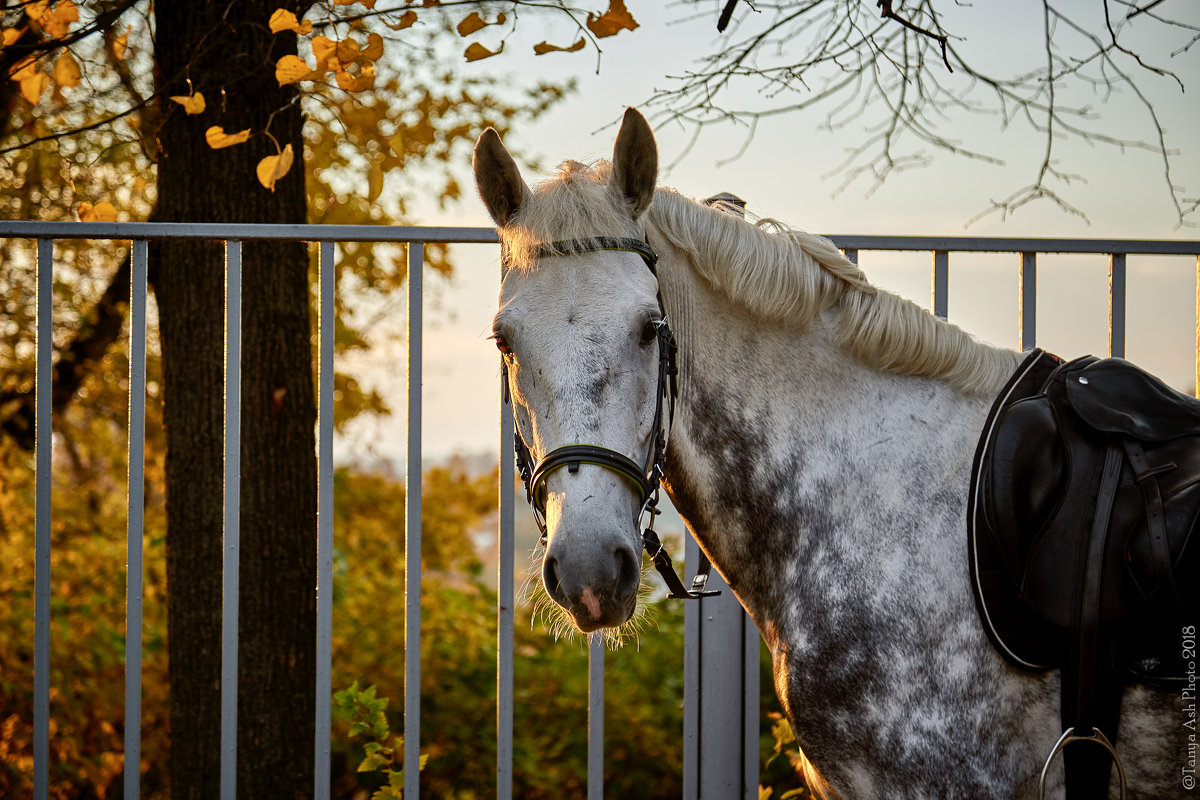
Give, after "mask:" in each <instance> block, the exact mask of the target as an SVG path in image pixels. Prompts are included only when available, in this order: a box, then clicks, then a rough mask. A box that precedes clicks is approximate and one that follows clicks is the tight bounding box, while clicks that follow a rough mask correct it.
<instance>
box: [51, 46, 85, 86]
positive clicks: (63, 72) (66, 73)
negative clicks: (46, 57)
mask: <svg viewBox="0 0 1200 800" xmlns="http://www.w3.org/2000/svg"><path fill="white" fill-rule="evenodd" d="M82 77H83V73H82V72H80V71H79V64H78V62H76V61H75V57H74V56H72V55H71V52H70V51H69V50H64V51H63V53H62V55H60V56H59V57H58V58H57V59H56V60H55V61H54V82H55V83H57V84H58V85H59V86H63V87H66V88H68V89H69V88H71V87H72V86H78V85H79V79H80V78H82Z"/></svg>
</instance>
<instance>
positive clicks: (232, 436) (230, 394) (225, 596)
mask: <svg viewBox="0 0 1200 800" xmlns="http://www.w3.org/2000/svg"><path fill="white" fill-rule="evenodd" d="M241 415H242V243H241V241H239V240H237V239H230V240H228V241H226V242H225V540H224V559H223V564H222V567H221V572H222V576H223V583H222V586H223V589H222V600H221V800H233V798H235V797H236V796H237V677H238V670H237V662H238V578H239V577H240V576H239V574H238V573H239V569H240V555H241V554H240V548H241V528H240V520H239V512H240V509H241V504H240V502H239V498H240V491H239V490H240V485H239V481H240V480H241V462H242V450H241V443H242V416H241Z"/></svg>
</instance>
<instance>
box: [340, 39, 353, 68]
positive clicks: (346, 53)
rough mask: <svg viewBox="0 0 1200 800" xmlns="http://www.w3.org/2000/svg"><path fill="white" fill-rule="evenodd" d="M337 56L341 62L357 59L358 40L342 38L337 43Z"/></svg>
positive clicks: (349, 62) (347, 62) (348, 62)
mask: <svg viewBox="0 0 1200 800" xmlns="http://www.w3.org/2000/svg"><path fill="white" fill-rule="evenodd" d="M337 57H338V61H340V62H342V63H343V64H353V63H354V62H355V61H356V60H357V59H358V42H356V41H354V40H353V39H342V40H341V41H340V42H338V43H337Z"/></svg>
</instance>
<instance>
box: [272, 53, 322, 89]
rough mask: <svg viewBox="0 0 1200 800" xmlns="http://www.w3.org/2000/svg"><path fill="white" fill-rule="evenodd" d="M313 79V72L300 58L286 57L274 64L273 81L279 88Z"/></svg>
mask: <svg viewBox="0 0 1200 800" xmlns="http://www.w3.org/2000/svg"><path fill="white" fill-rule="evenodd" d="M312 79H313V70H311V69H309V67H308V64H305V63H304V59H302V58H300V56H292V55H287V56H284V57H283V58H281V59H279V60H278V61H276V62H275V80H277V81H279V85H280V86H287V85H288V84H289V83H296V82H297V81H305V80H312Z"/></svg>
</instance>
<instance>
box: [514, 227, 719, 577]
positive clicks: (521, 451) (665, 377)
mask: <svg viewBox="0 0 1200 800" xmlns="http://www.w3.org/2000/svg"><path fill="white" fill-rule="evenodd" d="M602 250H615V251H622V252H629V253H636V254H637V255H639V256H641V258H642V260H643V261H644V262H645V263H646V267H647V268H648V269H649V270H650V273H651V274H652V275H654V278H655V280H656V281H657V280H658V271H657V269H656V266H657V264H658V256H657V255H656V254H655V252H654V250H653V249H651V247H650V242H649V239H632V238H615V237H609V236H595V237H591V238H587V239H570V240H567V241H558V242H551V243H549V244H544V245H541V246H540V247H538V248H537V250H535V251H534V256H535V257H536V258H551V257H554V256H568V255H575V254H577V253H594V252H598V251H602ZM655 295H656V298H657V300H658V311H659V316H658V319H657V320H656V321H654V323H653V325H654V329H655V335H656V338H657V340H658V389H657V391H656V392H655V400H654V427H653V429H652V430H653V431H654V441H653V443H652V444H651V446H650V451H649V452H648V453H647V454H646V461H645V463H644V464H638V463H637V462H636V461H634V460H633V459H632V458H629V457H628V456H626V455H625V454H624V453H619V452H617V451H616V450H611V449H609V448H607V447H603V446H600V445H594V444H568V445H564V446H562V447H558V448H556V449H554V450H551V451H550V452H549V453H547V454H546V455H544V456H543V457H542V459H541V460H540V461H538V462H536V463H534V460H533V454H532V453H531V452H530V450H529V447H528V445H526V444H525V439H524V437H522V436H521V428H520V425H519V424H518V422H517V417H516V408H515V407H514V409H513V447H514V449H515V450H516V454H517V470H518V472H519V473H520V475H521V480H522V482H523V483H524V484H525V499H526V500H528V501H529V505H530V507H531V508H532V509H533V517H534V519H535V520H536V521H537V525H538V529H539V530H540V531H541V534H542V544H545V543H546V541H547V538H548V534H547V530H546V480H547V478H549V476H550V473H552V472H554V471H555V470H557V469H560V468H562V467H566V468H567V470H568V471H569V472H578V471H579V466H580V464H594V465H596V466H599V467H603V468H605V469H607V470H611V471H612V472H615V473H617V474H618V475H620V476H621V477H623V478H625V479H626V480H627V481H628V482H629V483H630V484H632V485H633V486H634V487H635V488H636V489H637V491H638V495H639V496H638V500H639V502H640V503H641V510H640V511H638V514H637V520H638V526H639V527H640V526H641V519H642V517H643V516H644V515H645V514H646V512H649V513H650V524H649V525H647V526H646V528H645V530H643V531H642V546H643V547H644V548H645V549H646V552H647V553H649V554H650V558H651V560H652V561H653V562H654V567H655V569H657V570H658V573H659V574H660V575H661V576H662V578H663V580H664V581H665V582H666V584H667V588H669V589H670V590H671V591H670V594H669V595H668V597H673V598H677V599H680V600H694V599H697V598H700V597H707V596H710V595H716V594H720V592H719V591H717V590H711V589H710V590H706V589H705V588H704V587H705V584H706V583H707V582H708V575H709V572H710V571H711V569H712V564H711V562H709V560H708V557H707V556H706V555H704V553H703V552H702V553H701V554H700V564H699V567H698V568H697V570H696V577H694V578H693V579H692V585H691V588H690V589H689V588H687V587H685V586H684V585H683V581H681V580H680V578H679V576H678V575H676V574H675V570H674V568H673V567H672V565H671V557H670V556H669V555H668V554H667V550H666V547H665V546H664V545H663V543H662V542H661V541H660V540H659V538H658V534H657V533H656V532H655V530H654V517H655V515H657V514H659V513H660V512H659V511H658V500H659V484H660V480H661V478H662V476H663V468H664V466H665V464H666V460H667V434H668V432H669V430H670V427H671V423H672V422H673V421H674V417H675V399H676V397H677V396H678V394H679V387H678V382H677V377H678V375H679V369H678V367H677V366H676V363H675V355H676V351H677V349H678V347H677V345H676V343H675V336H674V334H672V333H671V327H670V325H668V324H667V312H666V309H665V308H663V301H662V289H661V288H657V289H656V290H655ZM500 371H501V377H500V379H501V382H502V384H503V389H504V403H505V404H506V405H508V404H510V402H511V398H510V396H509V385H508V363H507V361H506V360H505V359H501V361H500ZM664 406H665V409H666V425H665V426H664V425H663V416H664V415H663V411H664Z"/></svg>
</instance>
